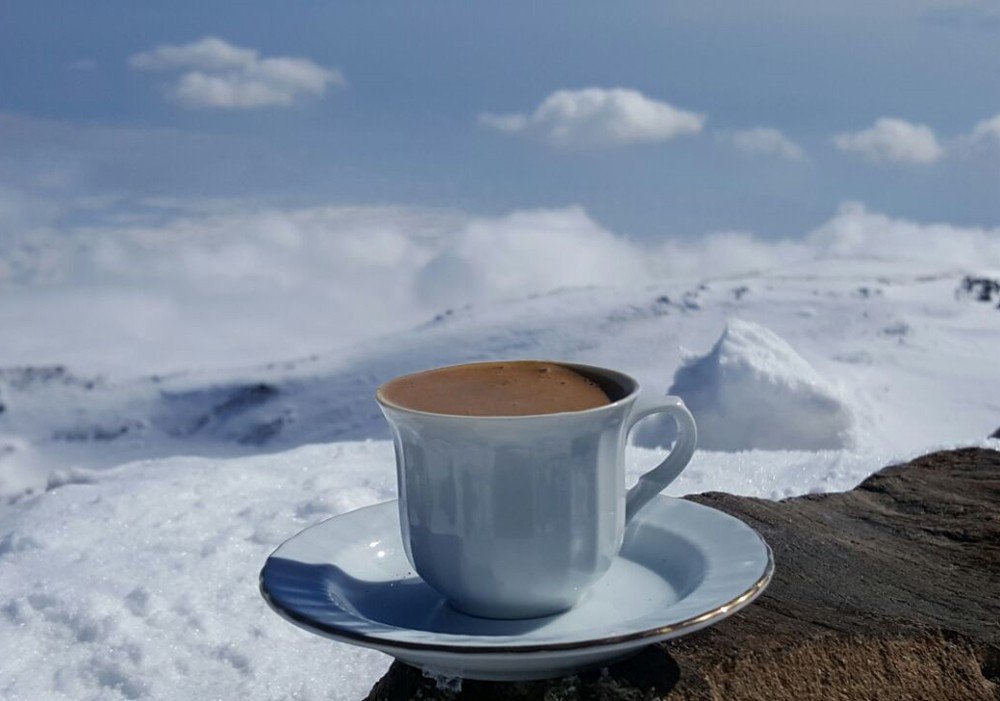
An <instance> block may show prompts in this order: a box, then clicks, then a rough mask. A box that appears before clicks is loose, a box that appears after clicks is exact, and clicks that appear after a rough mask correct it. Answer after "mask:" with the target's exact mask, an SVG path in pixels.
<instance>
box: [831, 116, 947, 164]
mask: <svg viewBox="0 0 1000 701" xmlns="http://www.w3.org/2000/svg"><path fill="white" fill-rule="evenodd" d="M833 143H834V145H835V146H836V147H837V148H838V149H840V150H841V151H850V152H854V153H858V154H861V155H862V156H864V157H865V158H867V159H868V160H870V161H873V162H876V163H884V162H894V163H907V164H917V165H920V164H927V163H933V162H935V161H937V160H940V159H941V158H942V157H943V156H944V154H945V150H944V147H942V146H941V144H940V143H939V142H938V139H937V137H936V136H935V135H934V131H933V130H932V129H931V128H930V127H928V126H926V125H924V124H912V123H910V122H907V121H904V120H902V119H895V118H892V117H882V118H881V119H878V120H877V121H876V122H875V124H873V125H872V126H871V127H869V128H868V129H864V130H862V131H856V132H845V133H843V134H837V135H836V136H834V137H833Z"/></svg>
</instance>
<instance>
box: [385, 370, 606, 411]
mask: <svg viewBox="0 0 1000 701" xmlns="http://www.w3.org/2000/svg"><path fill="white" fill-rule="evenodd" d="M379 395H380V397H381V399H382V400H383V401H385V402H388V403H389V404H395V405H397V406H400V407H404V408H407V409H414V410H416V411H427V412H431V413H435V414H451V415H458V416H531V415H535V414H555V413H558V412H564V411H581V410H584V409H593V408H595V407H599V406H605V405H607V404H610V403H611V401H612V400H611V399H610V398H609V397H608V394H607V393H606V392H605V391H604V390H603V389H602V388H601V387H600V386H599V385H598V384H597V383H596V382H594V381H593V380H591V379H590V378H588V377H585V376H583V375H581V374H580V373H578V372H576V371H575V370H572V369H570V368H568V367H566V366H563V365H557V364H556V363H546V362H538V361H533V360H532V361H529V360H521V361H506V362H497V363H472V364H469V365H456V366H453V367H447V368H440V369H438V370H428V371H426V372H420V373H416V374H414V375H405V376H403V377H398V378H396V379H395V380H391V381H390V382H388V383H386V384H385V385H383V386H382V387H381V389H380V390H379Z"/></svg>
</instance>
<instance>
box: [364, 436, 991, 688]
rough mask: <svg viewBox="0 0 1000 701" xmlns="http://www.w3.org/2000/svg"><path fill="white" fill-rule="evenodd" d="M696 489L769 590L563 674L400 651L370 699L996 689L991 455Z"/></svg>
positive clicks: (948, 456) (962, 454)
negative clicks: (809, 479)
mask: <svg viewBox="0 0 1000 701" xmlns="http://www.w3.org/2000/svg"><path fill="white" fill-rule="evenodd" d="M691 499H693V500H694V501H697V502H699V503H702V504H707V505H710V506H713V507H715V508H718V509H721V510H723V511H726V512H729V513H731V514H733V515H736V516H738V517H740V518H742V519H744V520H745V521H747V522H748V523H750V524H751V525H752V526H753V527H754V528H756V529H758V530H759V531H760V532H761V533H762V534H763V536H764V537H765V538H766V539H767V541H768V542H769V543H770V544H771V547H772V548H773V549H774V554H775V558H776V562H777V569H776V573H775V577H774V580H773V581H772V583H771V586H770V587H769V588H768V589H767V591H766V592H764V594H763V595H762V596H761V597H760V599H758V601H757V602H755V603H754V604H753V605H751V606H749V607H748V608H746V609H744V610H743V611H741V612H740V613H739V614H737V615H735V616H734V617H733V618H731V619H728V620H726V621H724V622H722V623H720V624H719V625H717V626H714V627H712V628H709V629H708V630H705V631H702V632H700V633H696V634H695V635H692V636H689V637H686V638H681V639H680V640H677V641H674V642H669V643H664V644H660V645H655V646H653V647H650V648H647V649H646V650H645V651H644V652H642V653H640V654H639V655H637V656H636V657H633V658H632V659H630V660H628V661H626V662H624V663H620V664H617V665H614V666H612V667H610V668H609V669H608V670H605V671H604V672H603V673H602V672H590V673H587V674H583V675H580V676H579V677H570V678H567V679H558V680H549V681H541V682H529V683H519V684H503V683H494V682H474V681H468V680H466V681H464V682H463V684H462V689H461V691H460V692H458V693H453V692H446V691H438V690H437V689H436V687H435V685H434V683H433V682H432V681H431V680H429V679H425V678H424V677H423V676H422V674H421V673H420V671H418V670H415V669H413V668H410V667H407V666H406V665H403V664H400V663H398V662H397V663H394V664H393V665H392V667H391V668H390V670H389V672H388V673H387V674H386V675H385V677H383V678H382V679H381V680H380V681H379V682H378V683H377V684H376V685H375V687H374V688H373V689H372V691H371V693H370V695H369V697H368V698H369V699H371V700H372V701H375V700H378V701H390V700H393V701H394V700H397V699H414V698H422V699H450V700H453V701H455V700H460V699H477V700H480V701H492V700H494V699H495V700H500V699H505V700H506V699H511V700H514V699H516V700H518V701H521V700H523V701H528V700H529V699H530V700H537V701H556V700H557V699H581V700H588V701H589V700H601V701H611V700H616V701H638V700H640V699H641V700H646V699H661V698H666V699H669V700H670V701H695V700H698V701H757V700H760V701H765V700H774V701H783V700H788V701H791V700H793V699H794V700H795V701H807V700H809V699H843V700H847V699H880V700H892V699H899V700H903V699H907V700H911V701H916V700H925V699H926V700H927V701H931V700H934V701H949V700H952V699H954V700H955V701H958V700H959V699H962V700H963V701H974V700H977V699H982V700H984V701H985V700H987V699H989V700H991V701H996V700H997V699H1000V575H998V573H1000V518H998V514H1000V452H998V451H994V450H986V449H980V448H968V449H962V450H955V451H947V452H941V453H933V454H931V455H927V456H924V457H922V458H918V459H916V460H913V461H912V462H909V463H906V464H904V465H897V466H893V467H888V468H886V469H884V470H882V471H881V472H879V473H877V474H875V475H873V476H872V477H870V478H868V479H867V480H865V481H864V482H863V483H862V484H861V485H860V486H858V487H856V488H855V489H853V490H852V491H850V492H844V493H840V494H823V495H809V496H803V497H796V498H794V499H788V500H785V501H781V502H773V501H767V500H763V499H751V498H747V497H735V496H731V495H728V494H720V493H709V494H702V495H698V496H695V497H691Z"/></svg>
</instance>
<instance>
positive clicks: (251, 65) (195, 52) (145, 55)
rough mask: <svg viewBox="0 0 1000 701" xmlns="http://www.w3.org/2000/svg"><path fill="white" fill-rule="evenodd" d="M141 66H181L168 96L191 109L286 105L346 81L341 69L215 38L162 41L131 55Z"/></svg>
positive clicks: (137, 66) (133, 62)
mask: <svg viewBox="0 0 1000 701" xmlns="http://www.w3.org/2000/svg"><path fill="white" fill-rule="evenodd" d="M128 63H129V66H131V67H132V68H134V69H136V70H143V71H177V70H180V71H184V72H183V73H182V74H181V75H180V76H179V77H178V78H177V80H176V81H175V82H174V83H173V84H172V85H170V87H169V88H168V95H169V96H170V97H171V98H172V99H174V100H176V101H177V102H179V103H180V104H182V105H184V106H186V107H191V108H209V109H250V108H256V107H288V106H290V105H293V104H295V103H296V102H298V101H300V100H301V99H303V98H307V97H319V96H321V95H323V94H324V93H325V92H326V89H327V88H328V87H330V86H333V87H343V86H345V85H346V81H345V80H344V76H343V74H342V73H341V72H340V71H339V70H337V69H335V68H325V67H323V66H319V65H317V64H315V63H313V62H312V61H310V60H308V59H304V58H289V57H275V58H261V57H260V54H259V52H257V51H256V50H255V49H247V48H243V47H239V46H234V45H232V44H230V43H228V42H226V41H224V40H222V39H219V38H217V37H205V38H204V39H201V40H199V41H196V42H192V43H190V44H182V45H179V46H174V45H167V44H164V45H161V46H157V47H155V48H153V49H151V50H149V51H144V52H142V53H138V54H135V55H133V56H131V57H129V60H128Z"/></svg>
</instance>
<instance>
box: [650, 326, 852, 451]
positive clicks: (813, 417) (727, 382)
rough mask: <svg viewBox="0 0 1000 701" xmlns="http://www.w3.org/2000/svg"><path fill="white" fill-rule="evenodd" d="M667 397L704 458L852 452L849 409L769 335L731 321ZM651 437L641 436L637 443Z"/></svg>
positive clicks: (692, 360)
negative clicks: (686, 415)
mask: <svg viewBox="0 0 1000 701" xmlns="http://www.w3.org/2000/svg"><path fill="white" fill-rule="evenodd" d="M668 392H669V393H670V394H675V395H678V396H681V397H684V401H685V403H686V404H687V406H688V408H689V409H690V410H691V412H692V413H693V414H694V416H695V419H696V420H697V423H698V444H699V445H700V446H701V447H702V448H703V449H705V450H726V451H735V450H747V449H752V448H761V449H764V450H782V449H784V450H827V449H838V448H847V447H849V446H851V445H852V443H853V438H852V434H851V429H852V422H853V419H852V415H851V411H850V407H849V406H848V405H847V404H846V403H845V401H844V400H843V398H842V397H841V396H840V394H839V393H838V392H837V390H836V388H834V387H833V386H832V385H831V384H830V383H829V382H827V381H826V379H824V378H823V377H822V376H821V375H820V374H819V373H818V372H817V371H816V369H815V368H813V366H812V365H810V364H809V361H807V360H806V359H805V358H803V357H802V356H801V355H799V354H798V353H796V352H795V350H794V349H793V348H792V347H791V346H790V345H788V343H787V342H786V341H785V340H784V339H782V338H781V337H779V336H778V335H777V334H775V333H774V332H772V331H770V330H768V329H767V328H765V327H763V326H761V325H760V324H755V323H753V322H750V321H744V320H742V319H737V318H733V319H730V320H729V322H728V324H727V325H726V329H725V331H723V332H722V336H721V337H720V338H719V340H718V341H717V342H716V344H715V345H714V346H713V347H712V350H711V351H710V352H709V353H708V354H707V355H704V356H695V357H693V358H690V359H688V360H687V361H686V362H685V363H684V364H683V365H682V366H681V367H680V368H678V370H677V373H676V374H675V375H674V382H673V384H672V385H671V387H670V389H669V390H668ZM650 433H651V432H650V431H649V430H647V431H645V432H644V433H643V435H642V436H640V439H639V442H640V443H644V444H652V445H656V444H657V443H656V442H653V441H649V440H648V439H647V441H645V442H644V441H643V440H642V438H643V437H645V436H648V435H649V434H650Z"/></svg>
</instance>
